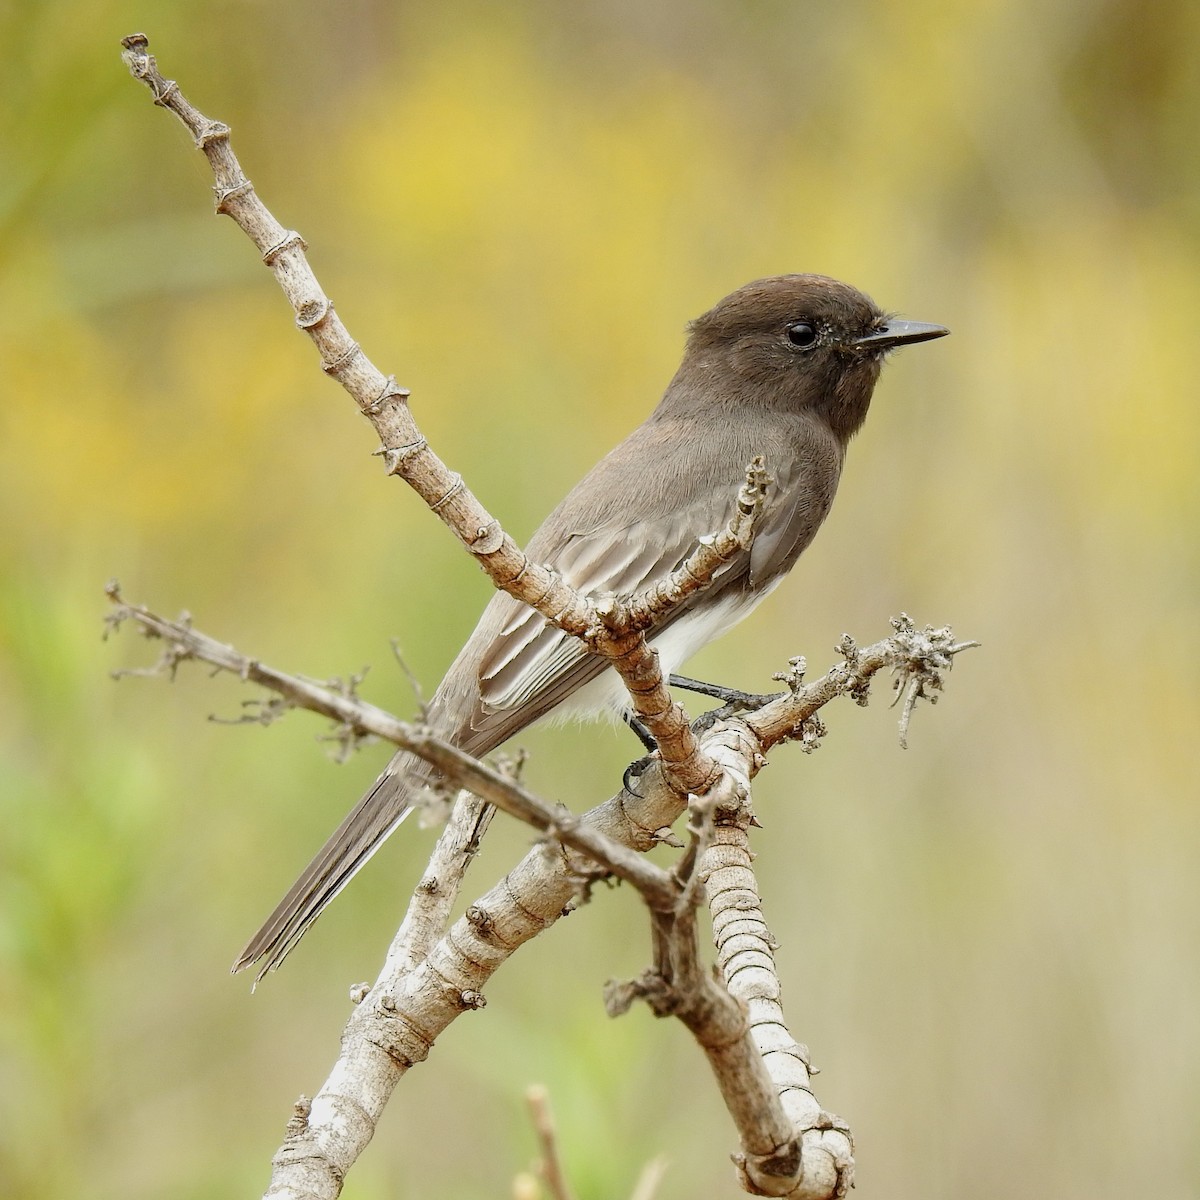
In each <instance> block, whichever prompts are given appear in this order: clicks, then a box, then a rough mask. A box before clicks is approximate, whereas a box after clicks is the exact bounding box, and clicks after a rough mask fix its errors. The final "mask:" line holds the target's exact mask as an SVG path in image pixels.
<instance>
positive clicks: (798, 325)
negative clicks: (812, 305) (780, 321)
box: [787, 321, 817, 350]
mask: <svg viewBox="0 0 1200 1200" xmlns="http://www.w3.org/2000/svg"><path fill="white" fill-rule="evenodd" d="M787 340H788V341H789V342H791V343H792V345H793V346H795V347H796V348H797V349H798V350H808V349H809V348H810V347H812V346H815V345H816V344H817V330H816V327H815V326H814V325H810V324H809V323H808V322H807V321H796V322H795V323H794V324H791V325H789V326H788V327H787Z"/></svg>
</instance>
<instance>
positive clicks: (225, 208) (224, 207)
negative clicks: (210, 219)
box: [213, 175, 254, 217]
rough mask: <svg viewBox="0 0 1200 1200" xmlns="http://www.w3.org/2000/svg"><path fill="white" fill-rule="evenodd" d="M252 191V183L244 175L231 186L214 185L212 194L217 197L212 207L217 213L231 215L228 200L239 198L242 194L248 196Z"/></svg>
mask: <svg viewBox="0 0 1200 1200" xmlns="http://www.w3.org/2000/svg"><path fill="white" fill-rule="evenodd" d="M252 191H254V184H252V183H251V182H250V180H248V179H247V178H246V177H245V176H244V175H243V176H242V178H241V179H240V180H238V182H237V183H235V184H233V185H232V186H231V187H226V188H222V187H215V188H213V195H215V196H216V198H217V199H216V204H215V205H214V208H215V209H216V211H217V212H218V213H221V214H222V215H223V216H226V217H228V216H230V215H231V213H230V207H229V202H230V201H231V200H240V199H241V198H242V197H243V196H248V195H249V194H250V193H251V192H252Z"/></svg>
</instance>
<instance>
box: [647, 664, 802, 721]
mask: <svg viewBox="0 0 1200 1200" xmlns="http://www.w3.org/2000/svg"><path fill="white" fill-rule="evenodd" d="M667 682H668V683H670V685H671V686H672V687H677V688H682V689H683V690H684V691H685V692H696V693H698V694H699V695H701V696H712V697H713V699H714V700H720V701H721V702H722V704H723V706H724V707H723V708H718V709H714V710H713V711H714V712H718V713H720V714H721V715H722V716H732V715H733V714H734V713H739V712H756V711H757V710H758V709H760V708H762V707H763V706H764V705H767V704H770V703H771V701H772V700H778V699H779V697H780V696H782V695H783V692H767V693H758V692H740V691H738V690H737V688H727V687H722V686H721V685H720V684H719V683H705V682H704V680H702V679H689V678H688V677H687V676H686V675H672V676H671V677H670V678H669V679H668V681H667ZM725 709H728V710H729V712H725ZM704 715H705V716H708V715H709V714H708V713H705V714H704ZM710 724H711V722H710Z"/></svg>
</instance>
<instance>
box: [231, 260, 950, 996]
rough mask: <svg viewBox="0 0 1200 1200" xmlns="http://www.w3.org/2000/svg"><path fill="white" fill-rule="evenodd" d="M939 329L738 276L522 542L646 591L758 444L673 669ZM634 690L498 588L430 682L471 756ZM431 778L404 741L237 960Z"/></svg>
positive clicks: (372, 842) (780, 549) (832, 290)
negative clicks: (627, 426)
mask: <svg viewBox="0 0 1200 1200" xmlns="http://www.w3.org/2000/svg"><path fill="white" fill-rule="evenodd" d="M947 332H948V330H946V329H943V328H942V327H941V326H940V325H924V324H919V323H917V322H914V321H898V320H895V319H894V318H892V317H889V316H887V315H886V314H885V313H883V312H881V311H880V310H879V309H878V308H876V306H875V305H874V304H873V303H872V302H871V300H869V299H868V298H867V297H866V296H864V295H863V294H862V293H861V292H858V291H856V290H855V289H854V288H852V287H850V286H849V285H847V284H844V283H838V282H837V281H836V280H834V279H827V278H826V277H825V276H822V275H780V276H776V277H775V278H772V279H760V280H758V281H757V282H755V283H749V284H747V285H746V286H745V287H743V288H740V289H739V290H738V291H736V292H734V293H733V294H732V295H731V296H726V297H725V299H724V300H722V301H721V302H720V303H719V304H717V305H716V307H715V308H713V309H711V310H710V311H709V312H707V313H705V314H704V316H702V317H700V318H699V319H698V320H696V321H693V322H692V324H691V327H690V331H689V334H690V335H689V337H688V342H687V347H686V348H685V350H684V354H683V362H682V363H681V364H680V367H679V370H678V371H677V372H676V374H675V378H674V379H672V380H671V383H670V386H669V387H668V388H667V390H666V393H665V394H664V395H663V398H662V400H661V401H660V402H659V405H658V407H657V408H656V409H655V410H654V412H653V413H652V414H651V415H650V417H649V419H648V420H647V421H646V422H645V423H644V424H642V425H640V426H639V427H638V428H637V429H635V430H634V431H633V432H632V433H631V434H630V435H629V436H628V437H627V438H626V439H625V440H624V441H623V442H622V443H621V444H620V445H619V446H618V447H617V448H616V449H615V450H613V451H612V452H611V453H610V454H609V455H608V456H607V457H605V458H603V459H601V460H600V462H599V463H597V464H596V466H595V467H593V468H592V470H591V471H589V472H588V474H587V475H585V476H584V477H583V479H582V480H581V481H580V483H579V484H578V485H577V486H576V487H575V488H574V489H573V490H572V491H571V493H570V494H569V495H568V496H567V498H566V499H565V500H564V501H563V502H562V503H561V504H560V505H559V506H558V507H557V508H556V509H555V510H554V511H553V512H552V513H551V514H550V515H549V516H548V517H547V518H546V520H545V522H543V524H542V526H541V528H540V529H539V530H538V531H537V533H535V534H534V535H533V538H532V539H531V541H530V543H529V546H528V554H529V557H530V558H531V559H533V560H534V561H535V562H539V563H547V564H549V565H551V566H553V567H554V568H555V569H556V570H557V571H559V572H560V573H561V574H562V576H563V578H564V579H566V581H567V582H568V583H570V584H572V585H573V586H574V587H576V588H578V589H579V590H580V591H582V592H591V593H600V592H612V593H616V594H618V595H631V594H633V593H635V592H638V591H641V590H643V589H644V588H647V587H649V586H650V585H652V584H654V583H656V582H657V581H658V580H660V579H662V578H663V576H665V575H666V574H667V573H668V572H670V571H672V570H673V569H674V568H675V567H676V566H678V565H679V563H680V562H681V561H682V560H683V559H684V558H685V557H686V556H687V555H688V553H689V552H690V551H691V550H692V549H693V548H694V545H695V542H696V539H697V537H699V536H700V535H702V534H705V533H711V532H713V531H715V530H717V529H720V528H722V527H723V526H724V525H725V523H726V522H727V521H728V520H729V518H730V516H731V515H732V511H733V504H734V500H735V497H736V494H737V490H738V486H739V485H740V483H741V482H742V480H743V479H744V477H745V471H746V464H747V463H749V462H750V460H751V459H752V458H754V457H755V456H756V455H762V456H763V458H764V459H765V461H766V467H767V470H768V471H769V472H770V473H771V475H772V476H773V478H774V486H773V487H772V488H771V489H770V491H769V492H768V494H767V499H766V504H765V507H764V510H763V512H762V514H761V517H760V519H759V523H758V528H757V533H756V535H755V538H754V542H753V544H752V546H751V548H750V552H749V554H744V555H742V556H740V557H739V558H737V559H735V560H734V561H733V562H732V563H730V564H729V565H728V566H727V567H725V568H723V570H722V573H721V574H719V575H718V576H717V578H716V579H715V580H714V582H713V583H712V585H711V586H710V587H709V588H708V589H707V590H705V591H702V592H699V593H696V594H694V595H693V596H692V597H690V598H689V600H688V601H686V602H685V603H683V604H681V605H680V607H679V608H678V610H677V611H675V612H673V613H671V614H669V616H668V617H667V618H666V619H665V620H664V621H663V622H662V623H661V624H660V625H659V626H658V628H657V629H656V630H655V632H654V634H653V636H652V639H651V641H652V643H653V645H654V647H655V649H656V650H657V651H658V654H659V658H660V660H661V664H662V670H663V674H664V676H666V675H668V674H670V673H671V672H673V671H675V670H676V669H677V668H678V667H680V666H681V665H682V664H683V663H684V662H685V661H686V660H687V658H688V657H689V656H690V655H692V654H693V653H695V651H697V650H698V649H699V648H700V647H701V646H703V645H705V644H706V643H707V642H709V641H710V640H711V639H713V638H715V637H717V636H719V635H720V634H722V633H724V632H725V630H727V629H729V628H730V627H731V626H733V625H734V624H736V623H737V622H738V621H740V620H741V619H742V618H743V617H744V616H746V614H747V613H749V612H750V611H751V609H753V608H754V607H755V606H756V605H757V604H759V603H760V602H761V601H762V600H763V599H764V598H765V597H766V596H767V595H768V594H769V593H770V592H771V591H772V590H773V589H774V587H775V586H776V585H777V584H778V583H779V582H780V580H782V579H783V577H784V575H785V574H786V573H787V572H788V571H789V570H791V567H792V564H793V563H794V562H795V561H796V559H797V558H798V557H799V555H800V553H801V551H803V550H804V549H805V547H806V546H808V544H809V543H810V542H811V541H812V539H813V536H814V535H815V534H816V532H817V529H818V528H819V526H820V524H821V522H822V521H824V520H825V517H826V515H827V514H828V512H829V506H830V505H831V504H832V503H833V495H834V492H835V491H836V489H837V484H838V476H839V475H840V474H841V470H842V461H843V459H844V457H845V453H846V444H847V442H849V440H850V438H851V437H852V436H853V435H854V434H855V433H856V432H857V431H858V429H859V427H860V426H861V425H862V423H863V421H864V419H865V418H866V415H867V407H868V406H869V404H870V402H871V392H872V391H873V390H874V387H875V381H876V380H877V379H878V378H879V371H880V368H881V366H882V365H883V360H884V358H885V356H886V354H887V352H888V351H889V350H892V349H893V348H895V347H896V346H902V345H905V344H906V343H908V342H923V341H927V340H929V339H931V338H938V337H942V336H943V335H944V334H945V333H947ZM626 700H627V697H626V694H625V690H624V687H623V685H622V683H621V680H620V679H619V677H618V676H617V674H616V672H615V671H611V670H608V669H606V664H605V662H604V660H603V659H601V658H599V657H597V656H596V655H594V654H589V653H588V652H587V650H586V649H585V648H584V646H583V644H582V642H580V641H579V640H578V639H576V638H572V637H569V636H567V635H566V634H564V633H562V632H561V631H560V630H558V629H557V628H555V627H554V626H553V625H550V624H548V623H547V622H546V621H545V619H544V618H543V617H541V616H540V615H539V614H538V613H537V612H535V611H534V610H533V609H532V608H529V607H528V606H527V605H525V604H523V603H521V602H520V601H518V600H514V599H513V598H512V597H511V596H509V595H507V594H505V593H503V592H498V593H497V594H496V595H495V596H493V597H492V600H491V602H490V603H489V604H488V606H487V608H486V609H485V610H484V613H483V617H482V618H481V620H480V622H479V624H478V626H477V627H476V629H475V632H474V633H473V634H472V635H471V637H470V639H469V640H468V641H467V644H466V645H465V646H464V647H463V648H462V651H461V652H460V653H459V655H458V657H457V658H456V659H455V660H454V663H453V665H452V666H451V667H450V670H449V671H447V672H446V677H445V679H443V680H442V683H441V686H440V687H439V688H438V689H437V691H436V692H435V693H434V696H433V699H432V701H431V702H430V706H429V724H430V726H431V727H432V728H433V730H434V731H435V732H437V733H438V734H440V735H441V736H442V737H444V738H447V739H449V740H450V741H452V742H453V743H454V744H455V745H457V746H459V747H460V748H461V749H463V750H465V751H467V752H468V753H470V754H474V755H476V756H479V755H484V754H487V753H489V752H490V751H491V750H493V749H495V748H496V747H497V746H498V745H500V743H501V742H504V741H506V740H507V739H508V738H510V737H512V736H513V734H515V733H517V732H518V731H519V730H521V729H524V728H525V727H526V726H527V725H530V724H532V722H534V721H536V720H538V718H540V717H542V716H545V715H546V714H547V713H549V712H551V711H552V710H554V711H555V713H556V715H558V714H562V715H594V714H596V713H599V712H601V711H603V710H606V709H607V710H609V711H616V712H619V711H621V710H622V709H623V708H625V707H626ZM429 778H430V768H428V767H427V766H426V765H425V764H423V763H422V762H421V760H419V759H417V758H415V757H414V756H412V755H411V754H407V753H405V752H404V751H400V752H399V753H397V754H396V755H395V757H394V758H393V759H392V761H391V762H390V763H388V765H387V767H386V769H385V770H384V772H383V774H382V775H380V776H379V778H378V779H377V780H376V781H375V784H374V785H373V786H372V788H371V790H370V791H369V792H367V794H366V795H365V796H364V797H363V798H362V799H361V800H360V801H359V802H358V804H357V805H356V806H355V808H354V809H353V811H352V812H351V813H350V815H349V816H348V817H346V819H345V820H344V821H343V822H342V823H341V825H339V826H338V828H337V829H336V831H335V832H334V834H333V836H332V837H331V838H330V839H329V841H328V842H326V843H325V846H324V847H323V848H322V850H321V852H320V853H319V854H318V855H317V856H316V858H314V859H313V861H312V862H311V863H310V864H309V865H308V867H307V868H306V869H305V871H304V874H303V875H301V876H300V878H299V879H298V880H297V881H296V882H295V884H294V885H293V886H292V889H291V891H289V892H288V894H287V895H286V896H285V897H284V898H283V900H282V901H281V902H280V904H279V907H278V908H276V909H275V911H274V912H273V913H272V914H271V916H270V917H269V918H268V919H267V922H266V924H265V925H263V927H262V928H261V929H260V930H259V931H258V932H257V933H256V934H255V935H254V937H252V938H251V939H250V942H249V944H248V945H247V946H246V948H245V950H243V951H242V953H241V955H240V956H239V958H238V960H237V962H236V963H235V964H234V968H233V969H234V970H235V971H237V970H241V969H242V968H243V967H248V966H250V965H251V964H252V963H255V962H258V960H259V959H263V960H264V962H263V966H262V973H265V972H267V971H269V970H273V969H274V968H275V967H277V966H278V965H279V964H280V963H281V962H282V961H283V959H284V958H285V957H286V955H287V954H288V952H289V951H290V950H291V949H292V947H293V946H294V945H295V944H296V942H297V941H299V939H300V937H301V936H302V935H303V934H304V931H305V930H306V929H307V928H308V927H309V925H311V924H312V922H313V921H315V920H316V918H317V917H318V916H319V915H320V913H321V911H322V910H323V909H324V907H325V906H326V905H327V904H328V903H329V902H330V901H331V900H332V899H333V898H334V896H336V895H337V894H338V892H339V891H341V889H342V888H343V887H345V885H346V884H347V883H348V882H349V881H350V879H351V878H352V877H353V875H354V874H355V872H356V871H358V869H359V868H360V867H361V866H362V865H363V864H364V863H365V862H366V861H367V859H369V858H370V857H371V855H372V854H374V853H375V851H376V850H377V849H378V848H379V846H380V845H381V844H382V843H383V841H384V839H385V838H386V837H387V836H388V835H389V834H390V833H391V832H392V830H393V829H395V828H396V826H397V825H398V824H399V823H400V822H401V821H402V820H403V819H404V817H405V816H407V815H408V813H409V811H411V810H410V804H411V798H412V796H413V795H414V793H415V792H416V790H417V789H419V788H420V787H421V786H423V784H424V783H425V782H427V781H428V780H429ZM260 978H261V974H260Z"/></svg>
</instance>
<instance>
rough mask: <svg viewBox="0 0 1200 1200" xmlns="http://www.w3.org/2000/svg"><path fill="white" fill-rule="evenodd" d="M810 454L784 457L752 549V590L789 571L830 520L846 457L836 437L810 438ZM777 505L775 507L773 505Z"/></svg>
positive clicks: (774, 471) (808, 450)
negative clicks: (827, 518) (801, 456)
mask: <svg viewBox="0 0 1200 1200" xmlns="http://www.w3.org/2000/svg"><path fill="white" fill-rule="evenodd" d="M805 449H806V455H805V457H804V458H803V459H801V458H798V457H793V458H786V457H784V458H782V459H781V461H780V462H779V463H778V464H777V465H776V466H775V468H774V470H773V472H772V473H773V475H774V484H773V486H772V487H771V489H770V491H769V492H768V494H767V505H766V510H765V511H764V513H763V515H762V519H761V520H760V522H759V526H758V529H757V530H756V532H755V535H754V543H753V545H751V547H750V586H751V587H753V588H758V587H761V586H762V584H763V582H764V581H765V580H769V579H772V578H774V577H776V576H778V575H780V574H782V573H784V572H786V571H790V570H791V568H792V565H793V564H794V563H795V561H796V559H797V558H799V557H800V555H801V553H803V551H804V550H805V549H806V548H807V546H808V545H809V543H810V542H811V541H812V540H813V538H814V537H815V536H816V533H817V530H818V529H819V528H820V527H821V524H822V522H823V521H824V520H825V518H826V517H827V516H828V515H829V509H830V506H831V505H832V504H833V495H834V492H835V491H836V490H837V483H838V477H839V475H840V474H841V470H842V459H843V452H842V449H841V447H840V446H839V445H838V444H837V442H836V440H834V439H833V438H824V439H818V438H815V437H814V438H812V439H810V441H809V443H808V445H807V446H806V447H805ZM772 501H774V502H772Z"/></svg>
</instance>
